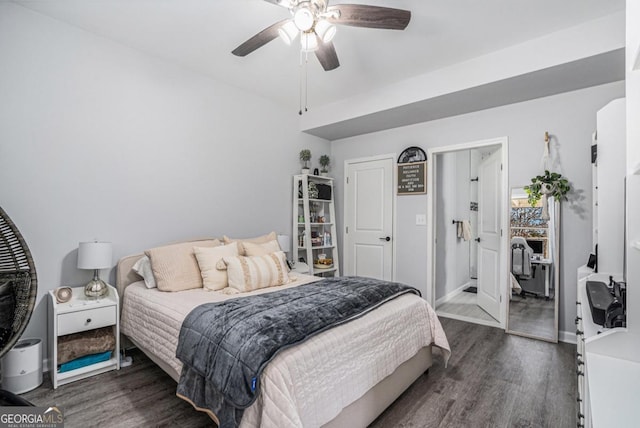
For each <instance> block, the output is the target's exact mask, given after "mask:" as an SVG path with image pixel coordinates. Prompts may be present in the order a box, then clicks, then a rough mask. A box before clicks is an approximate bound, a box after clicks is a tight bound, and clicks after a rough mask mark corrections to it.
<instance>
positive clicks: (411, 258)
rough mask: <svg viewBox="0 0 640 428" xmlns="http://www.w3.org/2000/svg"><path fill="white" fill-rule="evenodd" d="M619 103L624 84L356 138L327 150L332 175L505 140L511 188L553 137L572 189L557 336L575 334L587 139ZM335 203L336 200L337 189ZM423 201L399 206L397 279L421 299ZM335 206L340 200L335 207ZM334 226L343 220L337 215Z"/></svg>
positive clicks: (534, 167) (536, 167)
mask: <svg viewBox="0 0 640 428" xmlns="http://www.w3.org/2000/svg"><path fill="white" fill-rule="evenodd" d="M622 96H624V82H616V83H611V84H607V85H602V86H597V87H593V88H588V89H583V90H579V91H574V92H569V93H565V94H561V95H555V96H552V97H546V98H540V99H536V100H533V101H527V102H523V103H518V104H512V105H507V106H503V107H498V108H493V109H490V110H484V111H479V112H475V113H471V114H466V115H462V116H456V117H451V118H447V119H441V120H437V121H431V122H425V123H421V124H417V125H412V126H406V127H401V128H396V129H390V130H386V131H381V132H376V133H372V134H367V135H361V136H357V137H352V138H346V139H343V140H337V141H333V142H332V143H331V147H332V149H331V152H332V157H333V159H332V160H333V161H334V165H335V168H334V169H333V171H332V174H333V175H334V176H335V177H336V178H337V179H338V180H337V183H342V180H343V161H344V160H346V159H351V158H358V157H365V156H373V155H376V154H381V153H392V152H396V153H400V152H401V151H402V150H403V149H404V148H406V147H409V146H420V147H422V148H423V149H426V148H429V147H441V146H447V145H451V144H457V143H464V142H471V141H478V140H484V139H489V138H495V137H501V136H507V137H508V138H509V162H510V171H509V179H510V186H522V185H524V184H527V183H528V182H529V180H530V178H531V177H533V176H534V175H536V174H537V173H539V171H540V161H539V160H540V159H541V157H542V148H543V141H544V132H545V131H549V132H550V133H551V134H552V146H553V150H556V151H557V159H558V164H557V167H556V169H557V170H559V171H560V172H561V173H562V174H564V175H566V176H567V177H568V178H569V179H570V181H571V182H572V184H573V186H574V189H575V190H574V193H573V194H572V195H571V196H570V197H571V199H572V200H571V202H570V203H565V204H564V206H563V219H562V228H563V229H562V239H563V241H562V260H563V261H564V262H563V266H562V278H561V282H562V283H561V284H560V288H561V292H560V305H561V308H560V329H561V330H563V331H571V330H573V318H574V317H575V300H576V299H575V297H576V296H575V294H576V286H575V284H576V269H577V267H578V266H580V265H582V264H584V263H585V261H586V259H587V256H588V254H589V251H590V247H591V211H590V206H591V203H590V198H591V192H590V186H591V164H590V162H591V160H590V145H591V134H592V132H593V131H594V130H595V127H596V112H597V111H598V110H599V109H600V108H601V107H602V106H604V105H605V104H607V103H608V102H609V101H611V100H612V99H615V98H619V97H622ZM337 195H338V197H339V198H341V197H342V192H341V190H340V189H338V192H337ZM427 197H428V196H424V195H415V196H400V197H398V200H397V234H396V237H395V242H396V244H397V248H398V252H397V269H396V279H397V280H398V281H402V282H406V283H409V284H412V285H415V286H417V287H418V288H419V289H421V290H422V292H423V294H424V293H426V277H427V268H426V252H427V250H426V249H427V236H426V229H425V228H424V227H422V226H416V225H415V214H419V213H425V212H426V201H427ZM339 200H340V199H339ZM339 214H340V215H339V216H338V217H339V222H340V224H342V223H341V221H342V212H339Z"/></svg>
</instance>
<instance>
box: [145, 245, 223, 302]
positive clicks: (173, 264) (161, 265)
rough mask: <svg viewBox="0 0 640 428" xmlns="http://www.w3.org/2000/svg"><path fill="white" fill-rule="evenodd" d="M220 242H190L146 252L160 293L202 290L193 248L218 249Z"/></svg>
mask: <svg viewBox="0 0 640 428" xmlns="http://www.w3.org/2000/svg"><path fill="white" fill-rule="evenodd" d="M219 245H220V241H218V240H217V239H211V240H206V241H190V242H182V243H180V244H172V245H165V246H164V247H156V248H152V249H150V250H147V251H145V252H144V254H145V255H146V256H147V257H149V259H150V260H151V270H152V271H153V276H154V277H155V279H156V284H157V286H158V290H160V291H182V290H190V289H192V288H202V276H201V275H200V268H199V267H198V261H197V260H196V256H195V254H194V253H193V247H194V246H198V247H217V246H219Z"/></svg>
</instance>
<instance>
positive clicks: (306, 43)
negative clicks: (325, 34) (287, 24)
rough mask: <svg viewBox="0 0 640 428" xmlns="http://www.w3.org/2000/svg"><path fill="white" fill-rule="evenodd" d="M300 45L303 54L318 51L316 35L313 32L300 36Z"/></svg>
mask: <svg viewBox="0 0 640 428" xmlns="http://www.w3.org/2000/svg"><path fill="white" fill-rule="evenodd" d="M300 45H301V46H302V52H313V51H315V50H316V49H318V38H317V36H316V33H314V32H313V31H308V32H305V33H302V35H301V36H300Z"/></svg>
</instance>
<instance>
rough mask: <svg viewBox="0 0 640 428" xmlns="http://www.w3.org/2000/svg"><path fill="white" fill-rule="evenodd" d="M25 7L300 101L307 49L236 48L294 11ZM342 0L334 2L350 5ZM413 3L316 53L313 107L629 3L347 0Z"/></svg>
mask: <svg viewBox="0 0 640 428" xmlns="http://www.w3.org/2000/svg"><path fill="white" fill-rule="evenodd" d="M14 2H15V3H17V4H20V5H23V6H25V7H28V8H30V9H32V10H35V11H38V12H41V13H43V14H45V15H48V16H51V17H53V18H56V19H59V20H61V21H63V22H66V23H68V24H71V25H74V26H77V27H80V28H82V29H85V30H87V31H90V32H92V33H95V34H98V35H101V36H104V37H106V38H109V39H112V40H115V41H117V42H120V43H122V44H124V45H127V46H129V47H132V48H135V49H138V50H140V51H144V52H147V53H150V54H152V55H154V56H157V57H160V58H163V59H165V60H167V61H170V62H173V63H177V64H180V65H182V66H184V67H186V68H188V69H190V70H193V71H196V72H199V73H203V74H206V75H209V76H211V77H213V78H215V79H217V80H220V81H223V82H226V83H228V84H231V85H233V86H236V87H240V88H243V89H245V90H247V91H251V92H254V93H257V94H260V95H262V96H264V97H267V98H270V99H272V100H274V101H276V102H279V103H281V104H283V105H285V106H287V107H290V108H292V109H296V110H297V108H298V95H299V92H298V88H299V66H298V64H299V52H298V50H297V49H296V48H294V47H290V46H286V45H285V44H284V43H283V42H281V41H280V40H279V39H276V40H274V41H273V42H271V43H269V44H268V45H266V46H264V47H262V48H260V49H258V50H257V51H255V52H253V53H252V54H250V55H248V56H247V57H244V58H239V57H236V56H234V55H232V54H231V51H232V50H233V49H234V48H235V47H236V46H238V45H239V44H240V43H242V42H244V41H245V40H246V39H248V38H249V37H251V36H252V35H254V34H255V33H257V32H258V31H260V30H262V29H264V28H266V27H268V26H269V25H271V24H272V23H274V22H276V21H278V20H281V19H284V18H287V17H288V16H289V12H288V11H287V10H286V9H284V8H281V7H278V6H275V5H273V4H271V3H268V2H266V1H263V0H15V1H14ZM342 2H343V1H341V0H335V1H333V2H332V3H331V4H338V3H342ZM344 2H347V3H363V4H372V5H378V6H387V7H396V8H401V9H408V10H411V12H412V19H411V22H410V24H409V26H408V27H407V29H406V30H405V31H391V30H375V29H364V28H353V27H345V26H340V27H339V28H338V33H337V35H336V37H335V39H334V44H335V47H336V50H337V52H338V57H339V59H340V63H341V66H340V67H339V68H338V69H336V70H333V71H330V72H325V71H323V70H322V68H321V67H320V65H319V63H318V62H317V60H316V59H315V58H314V57H310V58H309V67H308V73H309V75H308V81H309V104H310V105H322V104H325V103H329V102H333V101H337V100H339V99H343V98H348V97H351V96H353V95H356V94H359V93H365V92H367V91H370V90H372V89H375V88H377V87H380V86H384V85H387V84H390V83H394V82H397V81H400V80H403V79H406V78H409V77H413V76H417V75H420V74H424V73H426V72H429V71H433V70H435V69H438V68H442V67H445V66H447V65H451V64H454V63H456V62H460V61H463V60H466V59H470V58H474V57H477V56H480V55H483V54H486V53H488V52H491V51H495V50H498V49H502V48H505V47H508V46H512V45H516V44H519V43H522V42H524V41H526V40H529V39H532V38H536V37H539V36H541V35H544V34H547V33H550V32H554V31H558V30H561V29H563V28H567V27H571V26H575V25H578V24H581V23H583V22H586V21H589V20H592V19H596V18H598V17H601V16H605V15H608V14H611V13H615V12H618V11H621V10H624V6H625V2H624V0H606V1H603V0H562V1H558V0H482V1H479V0H429V1H424V0H413V1H411V0H345V1H344Z"/></svg>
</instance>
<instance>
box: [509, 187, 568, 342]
mask: <svg viewBox="0 0 640 428" xmlns="http://www.w3.org/2000/svg"><path fill="white" fill-rule="evenodd" d="M510 211H511V212H510V216H511V218H510V256H509V266H510V283H511V293H510V296H509V305H508V307H509V312H508V318H507V332H508V333H513V334H518V335H521V336H527V337H532V338H536V339H542V340H547V341H550V342H557V341H558V296H559V292H558V291H559V290H558V287H559V284H560V281H559V278H560V276H559V271H560V269H559V266H560V204H559V203H558V202H556V201H554V199H553V198H549V199H548V204H547V207H546V209H545V207H543V203H542V201H538V203H536V204H535V205H533V206H532V205H531V204H530V203H529V201H528V195H527V194H526V192H525V191H524V189H523V188H522V187H517V188H512V189H511V210H510Z"/></svg>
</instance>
